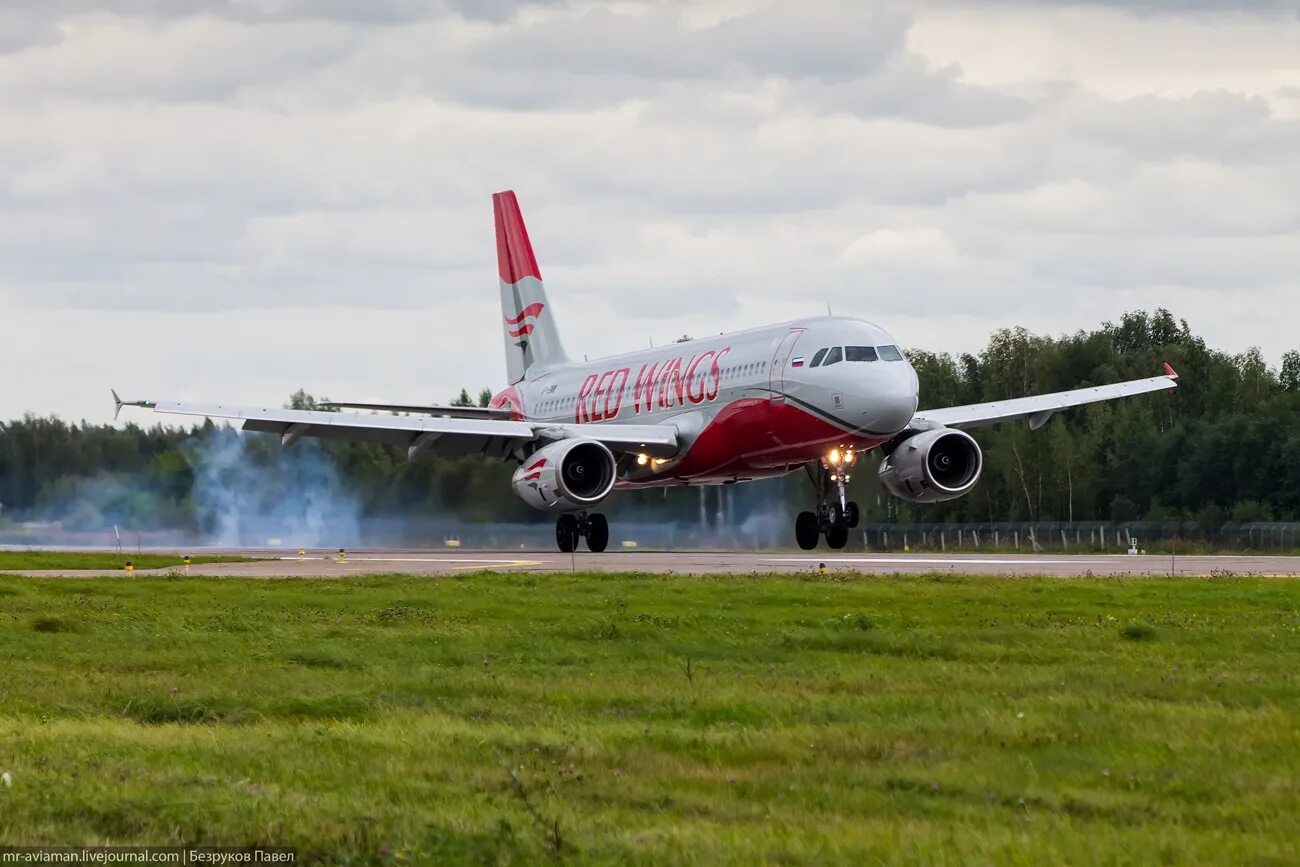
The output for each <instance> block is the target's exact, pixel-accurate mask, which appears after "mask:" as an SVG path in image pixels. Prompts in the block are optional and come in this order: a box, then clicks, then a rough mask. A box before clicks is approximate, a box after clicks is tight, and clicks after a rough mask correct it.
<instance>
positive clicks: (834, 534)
mask: <svg viewBox="0 0 1300 867" xmlns="http://www.w3.org/2000/svg"><path fill="white" fill-rule="evenodd" d="M848 543H849V528H848V527H846V526H845V525H844V524H842V523H841V524H835V525H834V526H832V527H831V528H830V529H829V530H827V531H826V544H827V545H829V546H830V547H832V548H834V549H836V550H838V549H840V548H843V547H844V546H845V545H847V544H848Z"/></svg>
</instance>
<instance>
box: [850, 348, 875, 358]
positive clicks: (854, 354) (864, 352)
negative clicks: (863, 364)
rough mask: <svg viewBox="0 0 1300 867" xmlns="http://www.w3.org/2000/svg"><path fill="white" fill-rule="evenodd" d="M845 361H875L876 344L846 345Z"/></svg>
mask: <svg viewBox="0 0 1300 867" xmlns="http://www.w3.org/2000/svg"><path fill="white" fill-rule="evenodd" d="M844 360H845V361H875V360H876V347H874V346H846V347H844Z"/></svg>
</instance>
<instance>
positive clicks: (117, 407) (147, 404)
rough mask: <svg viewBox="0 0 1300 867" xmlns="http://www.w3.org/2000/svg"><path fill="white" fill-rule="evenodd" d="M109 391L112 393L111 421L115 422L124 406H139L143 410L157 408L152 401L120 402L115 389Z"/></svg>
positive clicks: (120, 399)
mask: <svg viewBox="0 0 1300 867" xmlns="http://www.w3.org/2000/svg"><path fill="white" fill-rule="evenodd" d="M109 391H111V392H112V393H113V421H117V417H118V416H119V415H121V414H122V407H124V406H141V407H144V408H145V409H153V408H154V407H156V406H158V404H156V403H154V402H153V401H152V400H122V398H120V397H118V395H117V389H115V388H110V389H109Z"/></svg>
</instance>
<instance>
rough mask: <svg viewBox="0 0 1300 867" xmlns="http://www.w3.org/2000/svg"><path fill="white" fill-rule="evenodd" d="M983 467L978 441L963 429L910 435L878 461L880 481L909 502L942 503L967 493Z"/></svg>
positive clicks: (973, 485) (976, 480) (944, 429)
mask: <svg viewBox="0 0 1300 867" xmlns="http://www.w3.org/2000/svg"><path fill="white" fill-rule="evenodd" d="M982 469H984V453H983V452H982V451H980V447H979V443H977V442H975V440H974V439H973V438H972V437H971V435H970V434H968V433H965V432H964V431H959V430H954V429H952V428H938V429H936V430H929V431H925V432H923V433H919V434H914V435H913V436H910V437H908V438H907V439H905V440H903V441H902V442H901V443H899V445H898V447H897V448H896V449H894V451H893V452H892V453H891V454H890V455H889V456H888V457H886V458H885V459H884V460H883V461H881V462H880V469H879V471H878V475H879V476H880V482H881V484H883V485H884V486H885V488H886V489H888V490H889V492H890V493H891V494H893V495H894V496H895V497H898V498H899V499H900V500H907V501H908V502H909V503H942V502H944V501H945V500H954V499H956V498H957V497H960V496H962V495H963V494H966V493H969V491H970V489H971V488H973V487H975V483H976V482H978V481H979V477H980V471H981V470H982Z"/></svg>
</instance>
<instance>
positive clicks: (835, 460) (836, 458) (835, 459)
mask: <svg viewBox="0 0 1300 867" xmlns="http://www.w3.org/2000/svg"><path fill="white" fill-rule="evenodd" d="M826 459H827V460H828V461H830V464H831V466H833V467H835V466H839V463H840V450H839V449H831V453H830V454H829V455H827V457H826Z"/></svg>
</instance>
